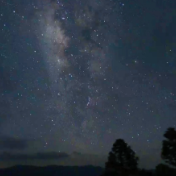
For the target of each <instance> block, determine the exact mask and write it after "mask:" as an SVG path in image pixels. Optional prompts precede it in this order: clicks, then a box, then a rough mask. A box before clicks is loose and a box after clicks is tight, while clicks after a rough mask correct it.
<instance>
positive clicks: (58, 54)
mask: <svg viewBox="0 0 176 176" xmlns="http://www.w3.org/2000/svg"><path fill="white" fill-rule="evenodd" d="M175 9H176V2H175V1H165V0H146V1H140V0H133V1H127V0H40V1H39V0H30V1H26V0H0V39H1V42H0V156H1V159H0V165H1V167H8V166H11V165H14V164H21V163H23V164H31V163H32V164H40V165H47V164H62V165H84V164H93V165H99V166H104V163H105V161H106V160H107V155H108V152H109V151H110V149H111V147H112V144H113V143H114V141H115V140H116V139H118V138H123V139H124V140H125V141H126V142H127V143H128V144H129V145H130V146H131V147H132V149H133V150H134V151H135V152H136V153H137V155H138V156H139V157H140V163H139V166H140V167H144V168H154V167H155V166H156V164H158V163H159V162H161V159H160V151H161V147H162V145H161V144H162V140H163V134H164V132H165V131H166V129H167V128H168V127H175V124H176V115H175V114H176V97H175V95H176V81H175V80H176V59H175V57H176V23H175V21H176V11H175Z"/></svg>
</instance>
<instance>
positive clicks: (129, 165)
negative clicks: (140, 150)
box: [104, 139, 139, 176]
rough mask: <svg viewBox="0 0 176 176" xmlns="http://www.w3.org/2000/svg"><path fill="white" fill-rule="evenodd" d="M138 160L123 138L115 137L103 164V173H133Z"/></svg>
mask: <svg viewBox="0 0 176 176" xmlns="http://www.w3.org/2000/svg"><path fill="white" fill-rule="evenodd" d="M138 160H139V159H138V157H137V156H136V155H135V152H134V151H133V150H132V149H131V147H130V146H128V145H127V144H126V143H125V142H124V140H123V139H117V140H116V141H115V143H114V144H113V147H112V150H111V152H110V153H109V157H108V161H107V162H106V164H105V173H104V175H107V176H108V175H119V174H121V175H129V173H130V174H131V173H135V172H136V171H137V166H138Z"/></svg>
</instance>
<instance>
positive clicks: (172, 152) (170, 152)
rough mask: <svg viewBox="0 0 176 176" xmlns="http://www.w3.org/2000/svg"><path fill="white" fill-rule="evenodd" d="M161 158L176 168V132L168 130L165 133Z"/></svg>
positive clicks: (171, 129) (172, 129)
mask: <svg viewBox="0 0 176 176" xmlns="http://www.w3.org/2000/svg"><path fill="white" fill-rule="evenodd" d="M164 137H165V138H166V140H163V145H162V152H161V157H162V159H163V160H165V162H166V163H168V164H170V165H172V166H175V167H176V131H175V129H174V128H168V129H167V131H166V132H165V133H164Z"/></svg>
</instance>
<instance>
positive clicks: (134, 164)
mask: <svg viewBox="0 0 176 176" xmlns="http://www.w3.org/2000/svg"><path fill="white" fill-rule="evenodd" d="M164 137H165V139H164V140H163V143H162V151H161V158H162V159H163V161H165V163H166V164H158V165H157V166H156V167H155V170H154V171H153V172H152V171H147V170H145V169H139V168H138V161H139V157H138V156H137V155H136V153H135V152H134V151H133V150H132V149H131V147H130V146H129V145H128V144H127V143H126V142H125V141H124V140H123V139H117V140H116V141H115V143H114V144H113V147H112V150H111V151H110V152H109V157H108V161H107V162H106V163H105V171H104V173H103V174H102V175H101V176H132V175H134V176H150V175H151V176H152V175H156V176H172V175H173V176H174V175H175V176H176V131H175V129H174V128H168V129H167V131H166V132H165V133H164Z"/></svg>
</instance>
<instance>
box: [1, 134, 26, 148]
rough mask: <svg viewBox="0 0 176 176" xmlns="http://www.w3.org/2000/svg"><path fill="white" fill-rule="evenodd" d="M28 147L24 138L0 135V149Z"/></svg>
mask: <svg viewBox="0 0 176 176" xmlns="http://www.w3.org/2000/svg"><path fill="white" fill-rule="evenodd" d="M27 147H28V142H27V141H26V140H24V139H19V138H13V137H5V136H0V149H6V150H7V149H10V150H22V149H26V148H27Z"/></svg>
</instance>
